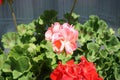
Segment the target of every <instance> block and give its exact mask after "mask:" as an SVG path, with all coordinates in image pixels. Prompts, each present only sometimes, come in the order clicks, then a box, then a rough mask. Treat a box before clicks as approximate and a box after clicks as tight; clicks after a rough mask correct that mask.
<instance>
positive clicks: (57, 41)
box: [45, 22, 78, 54]
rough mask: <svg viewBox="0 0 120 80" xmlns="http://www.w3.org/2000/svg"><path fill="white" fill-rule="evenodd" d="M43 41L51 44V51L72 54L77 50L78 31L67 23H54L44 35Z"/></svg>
mask: <svg viewBox="0 0 120 80" xmlns="http://www.w3.org/2000/svg"><path fill="white" fill-rule="evenodd" d="M45 39H46V40H49V41H51V42H52V44H53V50H54V51H55V52H57V53H61V52H63V51H64V50H65V52H66V53H67V54H72V53H73V51H74V50H75V49H76V48H77V44H76V41H77V39H78V31H76V30H75V29H74V27H73V26H72V25H69V24H68V23H64V24H62V25H61V24H60V23H59V22H55V23H54V24H52V25H51V27H49V28H48V30H47V31H46V33H45Z"/></svg>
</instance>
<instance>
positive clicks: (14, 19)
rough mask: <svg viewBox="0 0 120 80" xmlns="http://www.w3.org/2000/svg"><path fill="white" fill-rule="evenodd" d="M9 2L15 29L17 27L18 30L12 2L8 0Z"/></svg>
mask: <svg viewBox="0 0 120 80" xmlns="http://www.w3.org/2000/svg"><path fill="white" fill-rule="evenodd" d="M8 4H9V7H10V10H11V13H12V17H13V22H14V26H15V29H16V31H18V30H17V21H16V17H15V13H14V11H13V7H12V2H10V1H8Z"/></svg>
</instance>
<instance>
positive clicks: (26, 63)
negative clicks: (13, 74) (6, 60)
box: [10, 56, 31, 73]
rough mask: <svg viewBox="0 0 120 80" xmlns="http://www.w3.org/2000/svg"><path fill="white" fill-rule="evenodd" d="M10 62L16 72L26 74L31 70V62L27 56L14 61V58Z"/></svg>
mask: <svg viewBox="0 0 120 80" xmlns="http://www.w3.org/2000/svg"><path fill="white" fill-rule="evenodd" d="M10 61H11V66H12V67H11V68H12V70H16V71H18V72H22V73H24V72H27V71H29V69H30V68H31V65H30V60H29V58H28V57H26V56H21V57H20V58H18V59H14V58H13V57H10Z"/></svg>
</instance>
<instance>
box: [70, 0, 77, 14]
mask: <svg viewBox="0 0 120 80" xmlns="http://www.w3.org/2000/svg"><path fill="white" fill-rule="evenodd" d="M76 3H77V0H74V3H73V6H72V8H71V11H70V15H72V13H73V10H74V8H75V5H76Z"/></svg>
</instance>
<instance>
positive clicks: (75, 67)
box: [50, 56, 103, 80]
mask: <svg viewBox="0 0 120 80" xmlns="http://www.w3.org/2000/svg"><path fill="white" fill-rule="evenodd" d="M50 78H51V80H103V79H102V78H100V77H99V75H98V73H97V71H96V68H95V65H94V64H93V63H92V62H88V61H87V60H86V58H85V57H84V56H83V57H82V58H81V62H80V63H79V64H75V63H74V61H73V60H70V61H68V62H67V63H66V64H64V65H63V64H62V63H61V62H60V63H59V64H58V66H57V68H56V69H54V71H53V72H52V73H51V75H50Z"/></svg>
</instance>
